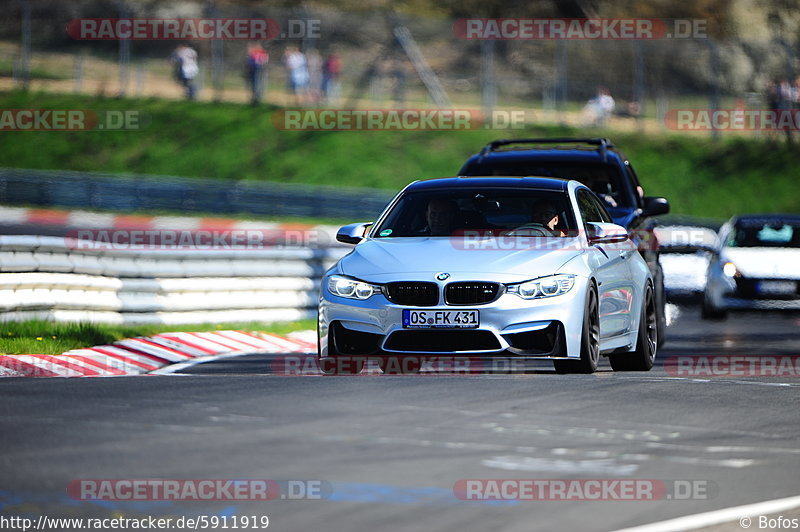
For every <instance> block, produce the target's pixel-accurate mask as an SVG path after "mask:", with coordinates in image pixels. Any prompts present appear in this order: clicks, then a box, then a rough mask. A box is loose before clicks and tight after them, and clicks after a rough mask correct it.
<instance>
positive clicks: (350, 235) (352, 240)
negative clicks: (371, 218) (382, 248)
mask: <svg viewBox="0 0 800 532" xmlns="http://www.w3.org/2000/svg"><path fill="white" fill-rule="evenodd" d="M371 226H372V224H371V223H357V224H349V225H345V226H344V227H342V228H341V229H339V231H338V232H337V233H336V240H338V241H339V242H343V243H345V244H358V243H359V242H361V241H362V240H364V237H365V236H366V235H367V231H369V228H370V227H371Z"/></svg>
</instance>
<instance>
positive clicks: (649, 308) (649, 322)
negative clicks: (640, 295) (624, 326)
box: [608, 284, 658, 371]
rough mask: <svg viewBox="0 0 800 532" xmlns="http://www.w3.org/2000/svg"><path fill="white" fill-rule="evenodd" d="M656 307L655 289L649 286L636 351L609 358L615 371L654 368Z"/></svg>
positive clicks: (656, 349)
mask: <svg viewBox="0 0 800 532" xmlns="http://www.w3.org/2000/svg"><path fill="white" fill-rule="evenodd" d="M656 305H657V304H656V298H655V294H653V288H652V287H651V286H650V285H649V284H648V285H647V288H646V289H645V293H644V301H642V313H641V316H640V317H639V334H638V335H637V339H636V350H635V351H633V352H632V353H620V354H618V355H611V356H610V357H608V361H609V362H610V363H611V368H612V369H613V370H614V371H650V369H651V368H652V367H653V363H654V362H655V360H656V352H657V351H658V316H657V312H656Z"/></svg>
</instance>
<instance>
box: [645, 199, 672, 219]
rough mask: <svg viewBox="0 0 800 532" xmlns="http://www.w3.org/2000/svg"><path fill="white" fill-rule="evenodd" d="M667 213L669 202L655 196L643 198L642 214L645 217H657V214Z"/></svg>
mask: <svg viewBox="0 0 800 532" xmlns="http://www.w3.org/2000/svg"><path fill="white" fill-rule="evenodd" d="M668 212H669V201H667V198H659V197H656V196H645V197H644V209H643V213H642V214H644V215H645V216H658V215H659V214H667V213H668Z"/></svg>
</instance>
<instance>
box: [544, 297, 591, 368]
mask: <svg viewBox="0 0 800 532" xmlns="http://www.w3.org/2000/svg"><path fill="white" fill-rule="evenodd" d="M598 362H600V307H599V303H598V300H597V288H595V286H594V284H590V285H589V289H588V290H587V291H586V305H585V306H584V310H583V328H582V332H581V358H580V359H579V360H554V361H553V367H555V369H556V373H594V372H595V370H597V364H598Z"/></svg>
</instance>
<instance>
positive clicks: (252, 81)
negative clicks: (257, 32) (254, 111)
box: [244, 42, 269, 105]
mask: <svg viewBox="0 0 800 532" xmlns="http://www.w3.org/2000/svg"><path fill="white" fill-rule="evenodd" d="M268 62H269V54H268V53H267V51H266V50H264V48H263V47H262V46H261V45H260V44H259V43H257V42H251V43H248V44H247V61H246V63H245V67H244V74H245V78H246V79H247V84H248V86H249V87H250V93H251V95H252V96H251V98H250V103H251V104H253V105H258V104H259V103H260V102H261V95H262V92H263V86H264V73H265V70H266V66H267V63H268Z"/></svg>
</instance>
